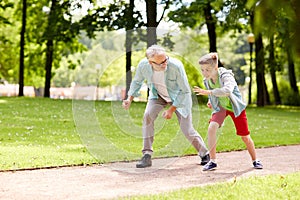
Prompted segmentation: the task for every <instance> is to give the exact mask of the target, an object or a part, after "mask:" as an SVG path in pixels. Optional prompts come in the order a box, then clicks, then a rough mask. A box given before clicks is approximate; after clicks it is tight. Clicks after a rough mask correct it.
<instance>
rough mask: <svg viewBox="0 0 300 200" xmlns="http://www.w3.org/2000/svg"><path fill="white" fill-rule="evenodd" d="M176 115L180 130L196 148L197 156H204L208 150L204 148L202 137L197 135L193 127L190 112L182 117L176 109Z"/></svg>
mask: <svg viewBox="0 0 300 200" xmlns="http://www.w3.org/2000/svg"><path fill="white" fill-rule="evenodd" d="M176 115H177V118H178V122H179V125H180V128H181V131H182V132H183V134H184V135H185V137H186V138H187V139H188V141H189V142H190V143H191V144H192V145H193V146H194V148H195V149H196V150H197V152H198V154H199V156H200V157H204V156H205V155H206V154H207V153H208V150H207V148H206V145H205V143H204V141H203V139H202V137H201V136H200V135H199V133H198V132H197V131H196V130H195V129H194V127H193V124H192V116H191V114H190V115H188V116H187V117H186V118H184V117H183V116H182V115H181V114H180V113H179V112H178V111H176Z"/></svg>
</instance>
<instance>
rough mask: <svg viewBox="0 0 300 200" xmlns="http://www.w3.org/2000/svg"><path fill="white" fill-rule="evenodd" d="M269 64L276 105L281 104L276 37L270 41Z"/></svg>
mask: <svg viewBox="0 0 300 200" xmlns="http://www.w3.org/2000/svg"><path fill="white" fill-rule="evenodd" d="M269 64H270V74H271V80H272V85H273V95H274V100H275V105H280V104H281V99H280V94H279V91H278V86H277V81H276V71H277V70H276V69H277V67H276V61H275V52H274V35H272V36H271V39H270V57H269Z"/></svg>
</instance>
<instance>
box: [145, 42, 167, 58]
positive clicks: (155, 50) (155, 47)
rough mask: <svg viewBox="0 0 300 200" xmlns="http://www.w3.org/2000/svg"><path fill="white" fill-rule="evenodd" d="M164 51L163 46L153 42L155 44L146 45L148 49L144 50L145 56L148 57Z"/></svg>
mask: <svg viewBox="0 0 300 200" xmlns="http://www.w3.org/2000/svg"><path fill="white" fill-rule="evenodd" d="M165 53H166V50H165V49H164V48H162V47H161V46H159V45H156V44H155V45H152V46H150V47H148V49H147V50H146V57H147V58H148V59H149V58H152V57H153V56H155V55H157V54H165Z"/></svg>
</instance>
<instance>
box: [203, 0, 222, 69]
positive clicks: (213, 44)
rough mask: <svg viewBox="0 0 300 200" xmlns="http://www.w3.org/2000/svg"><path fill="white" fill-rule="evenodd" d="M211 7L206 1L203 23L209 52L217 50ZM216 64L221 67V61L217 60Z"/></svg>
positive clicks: (214, 23)
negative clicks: (205, 28)
mask: <svg viewBox="0 0 300 200" xmlns="http://www.w3.org/2000/svg"><path fill="white" fill-rule="evenodd" d="M211 10H212V7H211V5H210V3H209V2H208V3H206V6H205V7H204V15H205V23H206V26H207V33H208V39H209V52H217V34H216V22H215V20H214V18H213V16H212V14H211ZM218 66H219V67H223V63H221V62H220V59H219V60H218Z"/></svg>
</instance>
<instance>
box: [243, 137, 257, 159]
mask: <svg viewBox="0 0 300 200" xmlns="http://www.w3.org/2000/svg"><path fill="white" fill-rule="evenodd" d="M242 140H243V142H244V143H245V144H246V147H247V150H248V152H249V154H250V156H251V159H252V160H256V151H255V146H254V142H253V140H252V138H251V137H250V135H247V136H242Z"/></svg>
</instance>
